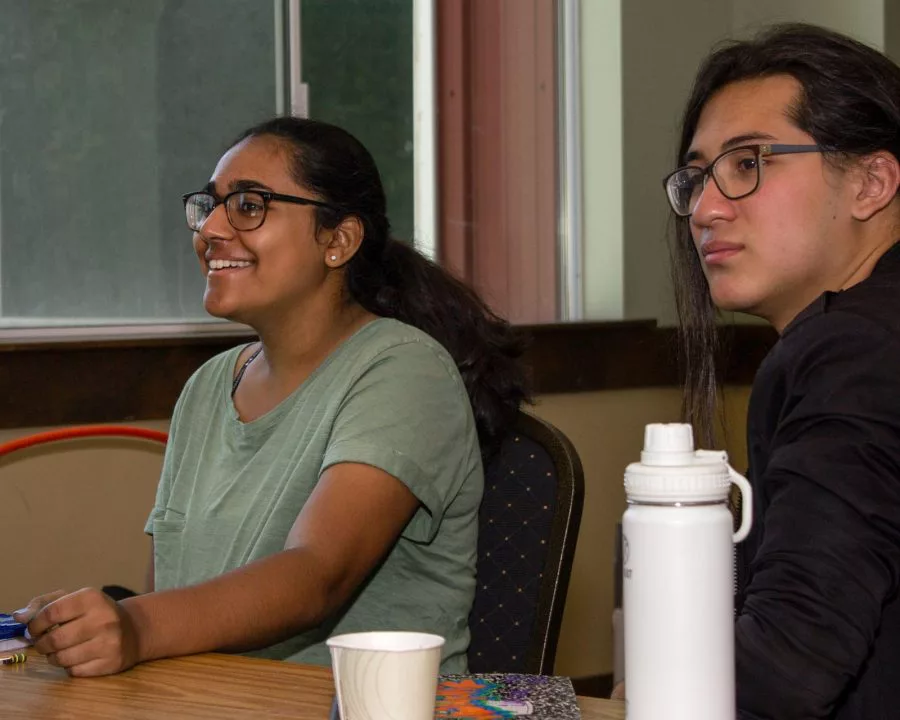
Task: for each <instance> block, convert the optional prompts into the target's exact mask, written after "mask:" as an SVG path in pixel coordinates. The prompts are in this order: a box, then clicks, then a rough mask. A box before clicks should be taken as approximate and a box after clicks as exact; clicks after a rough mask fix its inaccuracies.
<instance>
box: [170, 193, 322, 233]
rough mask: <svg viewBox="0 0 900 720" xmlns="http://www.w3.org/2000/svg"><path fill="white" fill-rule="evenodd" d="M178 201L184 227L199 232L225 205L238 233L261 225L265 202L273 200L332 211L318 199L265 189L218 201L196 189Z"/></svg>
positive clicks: (266, 206)
mask: <svg viewBox="0 0 900 720" xmlns="http://www.w3.org/2000/svg"><path fill="white" fill-rule="evenodd" d="M181 199H182V200H183V201H184V214H185V218H186V219H187V224H188V227H189V228H190V229H191V230H193V231H194V232H199V231H200V228H201V227H203V223H205V222H206V220H207V218H209V216H210V215H212V212H213V210H215V209H216V207H217V206H219V205H224V206H225V214H226V215H227V216H228V222H229V223H231V227H233V228H234V229H235V230H242V231H247V230H256V229H257V228H258V227H259V226H260V225H262V224H263V223H264V222H265V220H266V212H267V211H268V209H269V203H270V202H272V201H273V200H277V201H280V202H289V203H294V204H296V205H315V206H316V207H324V208H332V209H333V208H334V206H333V205H330V204H329V203H325V202H321V201H320V200H310V199H309V198H302V197H297V196H296V195H282V194H281V193H276V192H270V191H269V190H235V191H234V192H230V193H228V194H227V195H226V196H225V197H223V198H222V199H221V200H220V199H219V198H217V197H216V196H215V195H213V194H212V193H209V192H206V191H205V190H200V191H199V192H192V193H187V195H184V196H182V198H181Z"/></svg>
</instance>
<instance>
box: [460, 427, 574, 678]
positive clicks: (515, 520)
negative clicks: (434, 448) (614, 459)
mask: <svg viewBox="0 0 900 720" xmlns="http://www.w3.org/2000/svg"><path fill="white" fill-rule="evenodd" d="M583 505H584V472H583V470H582V467H581V460H580V459H579V458H578V454H577V453H576V452H575V448H574V447H573V446H572V443H571V442H569V439H568V438H567V437H566V436H565V435H563V434H562V433H561V432H560V431H559V430H557V429H556V428H555V427H553V426H552V425H550V424H549V423H547V422H545V421H543V420H540V419H538V418H536V417H534V416H532V415H529V414H527V413H524V412H520V413H519V416H518V418H517V422H516V426H515V430H514V432H513V433H512V434H510V435H509V437H507V438H506V440H505V441H504V442H503V445H502V447H501V448H500V451H499V453H498V455H497V456H496V457H495V458H494V460H493V461H492V462H491V464H490V466H489V467H487V468H486V469H485V488H484V499H483V501H482V504H481V510H480V513H479V528H478V530H479V535H478V560H477V585H476V590H475V602H474V605H473V607H472V614H471V615H470V616H469V628H470V630H471V633H472V638H471V642H470V645H469V653H468V660H469V671H470V672H473V673H477V672H509V673H534V674H543V675H546V674H550V673H552V672H553V661H554V658H555V656H556V645H557V642H558V640H559V629H560V625H561V624H562V615H563V609H564V607H565V600H566V592H567V591H568V587H569V577H570V575H571V571H572V560H573V558H574V555H575V543H576V540H577V538H578V527H579V525H580V524H581V511H582V507H583Z"/></svg>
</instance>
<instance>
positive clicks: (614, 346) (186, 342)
mask: <svg viewBox="0 0 900 720" xmlns="http://www.w3.org/2000/svg"><path fill="white" fill-rule="evenodd" d="M522 327H523V329H524V330H525V331H526V332H527V333H528V334H529V335H530V336H531V344H530V346H529V348H528V350H527V351H526V354H525V363H526V364H527V365H528V367H529V368H530V373H531V376H532V379H533V383H534V390H535V393H536V394H546V393H571V392H587V391H591V390H617V389H624V388H638V387H676V386H677V385H678V383H679V378H678V373H677V364H676V354H675V333H674V330H673V329H671V328H658V327H656V323H655V322H654V321H634V322H609V323H558V324H547V325H526V326H522ZM723 334H724V336H725V337H724V342H723V346H724V347H725V351H723V356H722V358H721V359H720V362H721V363H722V364H723V365H722V367H723V372H724V379H725V382H726V383H729V384H738V385H745V384H750V383H751V382H752V381H753V375H754V374H755V372H756V368H757V367H758V366H759V363H760V362H761V361H762V358H763V357H765V354H766V352H768V350H769V348H770V347H771V346H772V344H773V343H774V341H775V339H776V335H775V333H774V331H773V330H771V329H770V328H768V327H765V326H757V325H749V326H736V327H734V328H727V329H725V330H723ZM250 339H251V338H250V337H249V336H248V337H246V338H236V337H229V338H202V339H169V340H155V341H144V342H135V341H134V340H129V341H103V342H74V343H55V344H42V345H6V346H0V428H17V427H37V426H47V425H71V424H77V423H99V422H129V421H133V420H157V419H167V418H169V417H170V416H171V413H172V408H173V407H174V405H175V400H176V399H177V398H178V393H179V392H180V391H181V388H182V386H183V385H184V383H185V382H186V381H187V379H188V378H189V377H190V375H191V373H193V372H194V370H196V369H197V368H198V367H199V366H200V365H201V364H202V363H203V362H205V361H206V360H208V359H209V358H211V357H212V356H213V355H215V354H217V353H219V352H222V351H223V350H226V349H227V348H229V347H232V346H234V345H237V344H240V343H243V342H246V341H248V340H250Z"/></svg>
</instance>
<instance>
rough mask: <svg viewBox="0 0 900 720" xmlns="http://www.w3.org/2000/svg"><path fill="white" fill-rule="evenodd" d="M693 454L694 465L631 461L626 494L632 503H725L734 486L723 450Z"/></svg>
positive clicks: (626, 477)
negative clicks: (732, 485) (665, 464)
mask: <svg viewBox="0 0 900 720" xmlns="http://www.w3.org/2000/svg"><path fill="white" fill-rule="evenodd" d="M700 453H704V451H702V450H701V451H698V454H697V455H694V454H692V455H691V458H692V459H691V464H689V465H681V466H678V467H675V466H671V465H670V466H661V465H645V464H644V463H632V464H631V465H629V466H628V467H627V468H626V469H625V494H626V495H627V496H628V499H629V500H630V501H632V502H638V503H640V502H647V503H662V504H672V503H678V502H725V501H726V500H727V499H728V493H729V490H730V486H731V478H730V477H729V475H728V465H727V464H726V463H725V462H723V461H722V459H721V458H722V457H723V456H724V453H708V454H707V453H704V454H702V455H701V454H700Z"/></svg>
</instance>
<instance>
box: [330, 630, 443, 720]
mask: <svg viewBox="0 0 900 720" xmlns="http://www.w3.org/2000/svg"><path fill="white" fill-rule="evenodd" d="M326 642H327V645H328V647H329V649H330V650H331V667H332V670H333V671H334V687H335V689H336V691H337V699H338V707H339V708H340V711H341V720H434V705H435V696H436V695H437V681H438V672H439V668H440V664H441V648H442V647H443V645H444V638H442V637H441V636H440V635H428V634H426V633H416V632H364V633H351V634H348V635H336V636H334V637H332V638H329V639H328V640H327V641H326Z"/></svg>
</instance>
